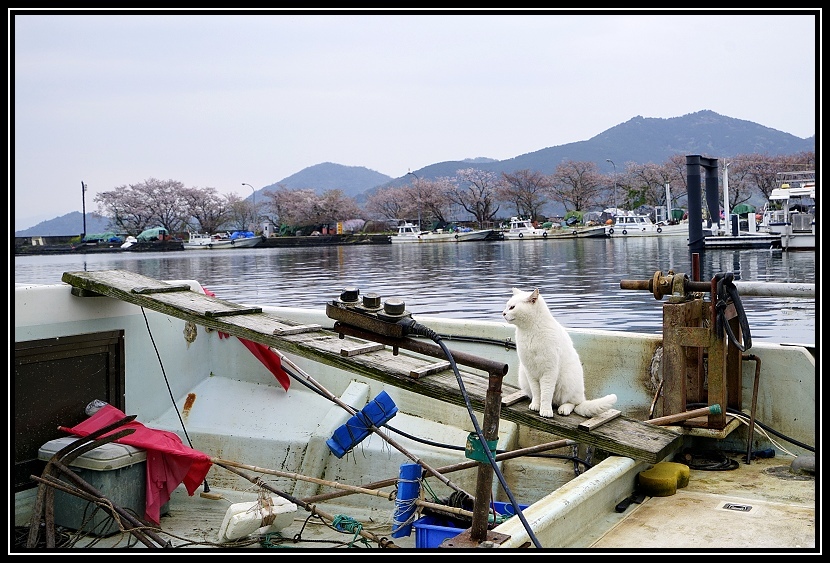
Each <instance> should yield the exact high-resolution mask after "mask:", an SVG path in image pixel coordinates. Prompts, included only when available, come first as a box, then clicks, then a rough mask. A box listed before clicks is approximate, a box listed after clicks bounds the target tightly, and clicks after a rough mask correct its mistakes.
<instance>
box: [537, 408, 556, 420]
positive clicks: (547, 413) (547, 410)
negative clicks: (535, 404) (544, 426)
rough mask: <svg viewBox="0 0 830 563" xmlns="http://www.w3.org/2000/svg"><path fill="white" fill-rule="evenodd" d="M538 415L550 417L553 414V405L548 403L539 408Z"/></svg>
mask: <svg viewBox="0 0 830 563" xmlns="http://www.w3.org/2000/svg"><path fill="white" fill-rule="evenodd" d="M539 416H543V417H545V418H551V417H552V416H553V407H552V406H550V405H549V406H547V407H545V408H542V409H539Z"/></svg>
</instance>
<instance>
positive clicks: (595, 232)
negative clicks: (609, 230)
mask: <svg viewBox="0 0 830 563" xmlns="http://www.w3.org/2000/svg"><path fill="white" fill-rule="evenodd" d="M548 236H550V237H551V238H554V239H559V238H606V237H607V236H608V235H607V234H606V232H605V227H604V226H602V225H591V226H578V227H576V226H574V227H571V226H567V225H565V226H562V227H560V228H558V229H553V230H552V231H551V233H550V234H549V235H548Z"/></svg>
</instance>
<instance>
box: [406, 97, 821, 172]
mask: <svg viewBox="0 0 830 563" xmlns="http://www.w3.org/2000/svg"><path fill="white" fill-rule="evenodd" d="M802 151H815V135H814V136H812V137H808V138H807V139H802V138H800V137H796V136H795V135H791V134H789V133H784V132H782V131H778V130H776V129H771V128H769V127H764V126H763V125H758V124H757V123H753V122H751V121H745V120H742V119H735V118H732V117H726V116H723V115H720V114H718V113H715V112H713V111H709V110H703V111H699V112H696V113H690V114H686V115H683V116H681V117H671V118H667V119H663V118H654V117H642V116H639V115H638V116H637V117H634V118H632V119H629V120H628V121H626V122H625V123H621V124H619V125H616V126H614V127H612V128H611V129H608V130H606V131H603V132H602V133H600V134H599V135H596V136H595V137H592V138H590V139H588V140H587V141H579V142H575V143H568V144H565V145H559V146H556V147H548V148H544V149H541V150H538V151H535V152H531V153H527V154H523V155H520V156H516V157H513V158H509V159H506V160H499V161H494V162H489V163H480V164H476V165H475V166H474V167H475V168H480V169H482V170H492V171H494V172H507V173H511V172H515V171H516V170H525V169H527V170H538V171H539V172H541V173H543V174H552V173H553V172H554V171H555V170H556V167H557V166H558V165H559V164H561V163H562V162H565V161H568V160H573V161H577V162H579V161H593V162H596V163H597V164H598V166H599V171H600V172H603V173H605V174H608V173H611V172H612V171H613V165H612V164H611V163H609V162H607V161H606V159H610V160H612V161H613V162H614V163H616V165H617V167H618V169H619V170H622V168H623V167H624V165H625V163H627V162H637V163H640V164H645V163H648V162H653V163H655V164H661V163H663V162H665V161H666V160H668V159H669V158H670V157H672V156H673V155H675V154H683V155H688V154H699V155H702V156H706V157H711V158H717V159H728V158H730V157H732V156H735V155H739V154H753V153H758V154H769V155H784V154H795V153H798V152H802ZM469 167H470V165H469V164H468V163H466V162H464V161H448V162H440V163H437V164H431V165H429V166H426V167H424V168H422V169H421V170H416V171H415V172H416V173H417V174H418V177H420V178H430V179H434V178H439V177H443V176H455V172H456V170H458V169H460V168H469ZM407 182H408V180H407V179H406V178H405V177H401V178H399V179H397V180H395V181H393V182H392V183H391V185H401V184H406V183H407Z"/></svg>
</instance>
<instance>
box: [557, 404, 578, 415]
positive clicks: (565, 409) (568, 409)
mask: <svg viewBox="0 0 830 563" xmlns="http://www.w3.org/2000/svg"><path fill="white" fill-rule="evenodd" d="M573 410H574V405H573V403H562V404H561V405H559V408H558V409H557V411H556V412H558V413H559V414H561V415H562V416H568V415H569V414H571V413H572V412H573Z"/></svg>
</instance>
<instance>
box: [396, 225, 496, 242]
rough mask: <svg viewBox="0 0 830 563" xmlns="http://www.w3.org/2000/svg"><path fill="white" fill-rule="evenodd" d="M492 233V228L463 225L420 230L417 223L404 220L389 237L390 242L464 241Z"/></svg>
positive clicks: (482, 238)
mask: <svg viewBox="0 0 830 563" xmlns="http://www.w3.org/2000/svg"><path fill="white" fill-rule="evenodd" d="M492 233H493V229H470V228H464V227H458V228H454V229H452V230H444V229H436V230H434V231H425V230H422V229H421V228H420V227H419V226H418V225H415V224H413V223H410V222H405V223H402V224H400V225H398V230H397V232H396V233H395V234H394V235H392V236H391V237H389V240H390V241H391V242H392V244H401V243H404V244H406V243H413V244H422V243H434V242H465V241H474V240H485V239H486V238H487V237H489V236H490V235H491V234H492Z"/></svg>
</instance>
